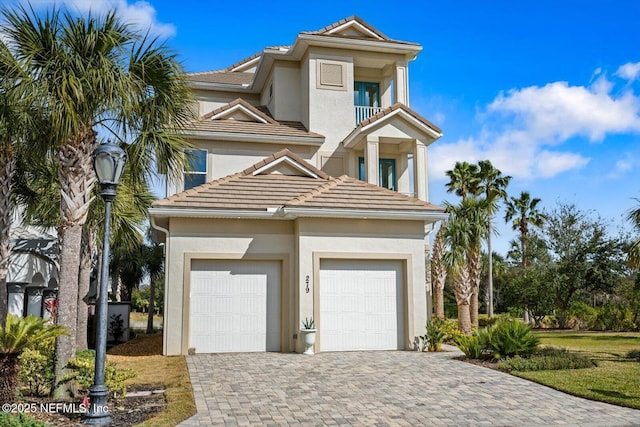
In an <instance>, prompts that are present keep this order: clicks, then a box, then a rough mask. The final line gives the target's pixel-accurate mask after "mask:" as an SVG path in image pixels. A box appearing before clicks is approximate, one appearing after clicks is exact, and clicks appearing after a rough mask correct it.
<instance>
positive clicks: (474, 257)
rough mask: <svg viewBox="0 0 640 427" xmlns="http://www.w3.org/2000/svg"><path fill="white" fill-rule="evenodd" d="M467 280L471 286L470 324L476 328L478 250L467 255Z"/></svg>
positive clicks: (479, 272)
mask: <svg viewBox="0 0 640 427" xmlns="http://www.w3.org/2000/svg"><path fill="white" fill-rule="evenodd" d="M467 267H468V271H469V272H468V276H469V277H468V280H469V283H470V285H471V289H470V290H471V299H470V301H469V312H470V316H471V324H472V325H474V326H476V327H477V326H478V292H479V287H480V275H481V274H482V265H481V263H480V250H478V251H473V252H471V251H470V252H468V253H467Z"/></svg>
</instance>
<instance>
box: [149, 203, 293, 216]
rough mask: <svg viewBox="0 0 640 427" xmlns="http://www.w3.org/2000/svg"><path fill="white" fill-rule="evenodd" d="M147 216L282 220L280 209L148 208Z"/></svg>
mask: <svg viewBox="0 0 640 427" xmlns="http://www.w3.org/2000/svg"><path fill="white" fill-rule="evenodd" d="M149 216H150V217H155V218H242V219H269V218H271V219H278V218H282V212H281V209H280V208H277V207H273V208H267V209H207V208H185V207H181V206H171V207H169V206H154V207H151V208H149Z"/></svg>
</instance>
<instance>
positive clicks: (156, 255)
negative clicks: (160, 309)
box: [144, 236, 164, 334]
mask: <svg viewBox="0 0 640 427" xmlns="http://www.w3.org/2000/svg"><path fill="white" fill-rule="evenodd" d="M149 237H150V236H149ZM144 259H145V265H144V268H145V271H146V273H147V274H148V275H149V311H148V314H147V334H152V333H153V314H154V311H155V310H154V306H155V299H156V283H157V282H158V279H159V278H160V276H161V275H162V273H163V272H164V247H163V246H160V245H159V244H158V243H151V245H147V246H145V257H144Z"/></svg>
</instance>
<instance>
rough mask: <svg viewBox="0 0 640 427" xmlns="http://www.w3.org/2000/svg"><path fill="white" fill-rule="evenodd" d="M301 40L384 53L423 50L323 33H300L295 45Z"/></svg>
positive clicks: (409, 46) (316, 44) (402, 44)
mask: <svg viewBox="0 0 640 427" xmlns="http://www.w3.org/2000/svg"><path fill="white" fill-rule="evenodd" d="M298 40H300V41H306V42H309V44H311V45H313V46H326V47H341V45H342V46H344V45H348V46H353V47H355V48H361V49H362V50H370V51H376V52H384V53H401V54H405V55H406V54H407V53H411V54H413V55H414V57H415V55H417V54H418V53H419V52H421V51H422V46H420V45H418V44H411V43H396V42H392V41H386V40H381V41H378V40H362V39H350V38H333V37H326V36H323V35H322V34H299V35H298V38H297V39H296V43H295V44H294V47H295V45H296V44H297V43H298Z"/></svg>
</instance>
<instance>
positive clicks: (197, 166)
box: [184, 149, 207, 190]
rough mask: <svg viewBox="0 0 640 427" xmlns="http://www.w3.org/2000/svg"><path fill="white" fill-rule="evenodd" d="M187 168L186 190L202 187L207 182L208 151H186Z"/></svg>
mask: <svg viewBox="0 0 640 427" xmlns="http://www.w3.org/2000/svg"><path fill="white" fill-rule="evenodd" d="M185 154H186V155H187V162H188V164H187V167H185V169H184V189H185V190H188V189H190V188H193V187H196V186H198V185H202V184H204V183H205V182H206V181H207V150H193V149H188V150H185Z"/></svg>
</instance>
